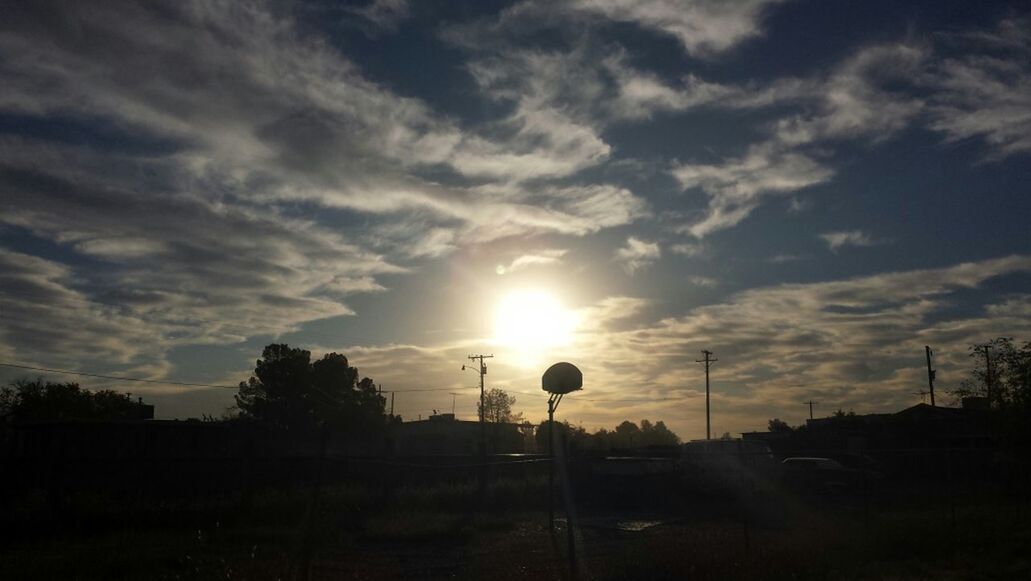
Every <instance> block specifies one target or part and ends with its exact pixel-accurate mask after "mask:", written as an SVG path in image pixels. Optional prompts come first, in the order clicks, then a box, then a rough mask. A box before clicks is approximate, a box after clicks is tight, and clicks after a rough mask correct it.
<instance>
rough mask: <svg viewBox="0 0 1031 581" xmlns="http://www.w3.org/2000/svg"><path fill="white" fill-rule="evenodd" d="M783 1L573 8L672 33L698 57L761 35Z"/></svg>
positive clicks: (630, 0)
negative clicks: (765, 19) (763, 22)
mask: <svg viewBox="0 0 1031 581" xmlns="http://www.w3.org/2000/svg"><path fill="white" fill-rule="evenodd" d="M779 1H780V0H739V1H737V2H723V1H721V0H577V1H576V2H574V4H573V5H574V6H575V7H576V8H577V9H579V10H582V11H584V12H587V13H593V14H598V15H601V16H604V17H605V18H608V19H610V20H615V21H620V22H634V23H637V24H638V25H640V26H642V27H645V28H650V29H653V30H657V31H660V32H663V33H665V34H669V35H671V36H673V37H675V38H676V39H677V40H678V41H680V43H681V44H682V45H683V46H684V49H685V50H687V52H689V53H691V54H692V55H695V56H706V55H710V54H714V53H719V52H723V51H726V50H729V49H731V48H733V47H734V46H736V45H738V44H739V43H741V42H743V41H745V40H747V39H749V38H752V37H755V36H758V35H759V34H760V33H761V29H760V19H761V17H762V16H763V13H764V12H765V11H766V9H767V8H768V7H769V6H771V5H773V4H777V3H778V2H779Z"/></svg>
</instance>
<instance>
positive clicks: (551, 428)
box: [548, 395, 555, 532]
mask: <svg viewBox="0 0 1031 581" xmlns="http://www.w3.org/2000/svg"><path fill="white" fill-rule="evenodd" d="M548 530H549V531H551V532H555V395H552V396H551V397H549V398H548Z"/></svg>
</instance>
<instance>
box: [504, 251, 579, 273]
mask: <svg viewBox="0 0 1031 581" xmlns="http://www.w3.org/2000/svg"><path fill="white" fill-rule="evenodd" d="M567 252H569V251H568V250H566V249H564V248H547V249H543V250H538V251H536V252H533V253H530V254H522V255H520V256H517V257H516V258H514V259H512V261H511V262H510V263H508V264H507V265H501V264H499V265H498V267H497V273H498V274H511V273H513V272H518V271H520V270H523V269H524V268H527V267H530V266H547V265H552V264H559V263H561V262H562V257H563V256H565V255H566V253H567Z"/></svg>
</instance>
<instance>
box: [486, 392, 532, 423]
mask: <svg viewBox="0 0 1031 581" xmlns="http://www.w3.org/2000/svg"><path fill="white" fill-rule="evenodd" d="M515 403H516V398H515V396H511V395H508V393H506V392H505V390H503V389H498V388H496V387H495V388H492V389H490V390H488V391H487V392H485V393H484V394H483V410H484V414H483V421H485V422H489V423H494V424H505V423H519V422H521V421H523V414H521V413H519V414H513V413H512V406H514V405H515ZM476 413H477V414H479V413H480V403H479V402H476Z"/></svg>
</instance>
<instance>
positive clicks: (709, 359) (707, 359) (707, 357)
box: [695, 349, 719, 440]
mask: <svg viewBox="0 0 1031 581" xmlns="http://www.w3.org/2000/svg"><path fill="white" fill-rule="evenodd" d="M702 355H703V356H704V359H696V360H695V363H704V364H705V439H706V440H711V439H712V424H711V423H710V420H709V365H711V364H713V363H715V362H717V361H719V359H716V358H715V357H713V356H712V351H709V350H708V349H702Z"/></svg>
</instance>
